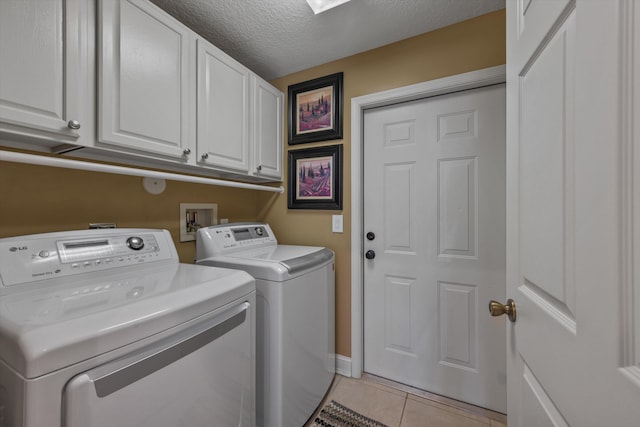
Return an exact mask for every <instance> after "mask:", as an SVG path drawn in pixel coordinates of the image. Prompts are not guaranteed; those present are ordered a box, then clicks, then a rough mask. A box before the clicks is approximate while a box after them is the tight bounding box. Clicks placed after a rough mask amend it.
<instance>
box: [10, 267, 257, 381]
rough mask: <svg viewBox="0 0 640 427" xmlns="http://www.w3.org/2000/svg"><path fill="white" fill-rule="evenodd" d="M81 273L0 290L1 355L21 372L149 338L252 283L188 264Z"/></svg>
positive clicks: (30, 374)
mask: <svg viewBox="0 0 640 427" xmlns="http://www.w3.org/2000/svg"><path fill="white" fill-rule="evenodd" d="M82 276H84V277H82V278H80V277H73V278H67V279H62V280H60V279H53V280H49V281H47V282H46V283H44V282H43V283H42V284H41V285H40V286H38V287H37V288H33V287H32V288H30V289H29V290H24V291H16V292H12V293H9V294H7V295H5V296H3V297H2V298H0V359H2V360H4V361H5V362H6V363H7V364H8V365H10V366H11V367H12V368H13V369H15V370H16V371H17V372H19V373H20V374H22V375H23V376H24V377H25V378H36V377H39V376H41V375H44V374H47V373H49V372H52V371H54V370H57V369H61V368H64V367H66V366H70V365H73V364H74V363H77V362H79V361H82V360H86V359H89V358H91V357H94V356H97V355H100V354H103V353H106V352H108V351H111V350H114V349H116V348H119V347H122V346H125V345H127V344H130V343H133V342H136V341H138V340H141V339H143V338H147V337H149V336H151V335H153V334H157V333H159V332H162V331H164V330H167V329H169V328H171V327H174V326H176V325H179V324H181V323H183V322H186V321H188V320H191V319H193V318H195V317H197V316H200V315H202V314H205V313H207V312H209V311H212V310H214V309H216V308H219V307H221V306H223V305H225V304H228V303H230V302H232V301H234V300H236V299H238V298H242V297H243V296H246V295H247V294H249V293H250V292H252V291H254V290H255V281H254V280H253V278H252V277H250V276H249V275H248V274H247V273H245V272H242V271H237V270H228V269H220V268H210V267H201V266H196V265H188V264H172V265H165V266H161V267H154V268H149V267H145V268H123V269H121V270H120V271H119V272H117V273H106V272H98V273H96V274H90V275H82Z"/></svg>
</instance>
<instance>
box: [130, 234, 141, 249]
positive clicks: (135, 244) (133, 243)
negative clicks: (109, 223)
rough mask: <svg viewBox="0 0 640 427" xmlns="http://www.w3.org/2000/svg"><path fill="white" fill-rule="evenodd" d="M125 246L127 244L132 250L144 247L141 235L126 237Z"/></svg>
mask: <svg viewBox="0 0 640 427" xmlns="http://www.w3.org/2000/svg"><path fill="white" fill-rule="evenodd" d="M127 246H129V247H130V248H131V249H133V250H134V251H139V250H140V249H142V248H144V240H142V237H136V236H132V237H129V238H128V239H127Z"/></svg>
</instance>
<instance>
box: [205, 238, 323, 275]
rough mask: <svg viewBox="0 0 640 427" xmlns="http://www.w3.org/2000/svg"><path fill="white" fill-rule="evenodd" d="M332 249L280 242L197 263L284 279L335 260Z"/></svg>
mask: <svg viewBox="0 0 640 427" xmlns="http://www.w3.org/2000/svg"><path fill="white" fill-rule="evenodd" d="M333 258H334V253H333V251H332V250H331V249H328V248H323V247H317V246H293V245H278V246H274V247H267V248H258V249H248V250H245V251H240V252H234V253H231V254H227V255H224V256H215V257H211V258H207V259H203V260H198V261H197V263H198V264H202V265H213V266H219V267H227V268H237V269H241V270H244V271H247V272H249V274H251V275H252V276H253V277H255V278H256V279H263V280H274V281H284V280H288V279H291V278H294V277H297V276H299V275H301V274H304V273H305V272H307V271H309V270H313V269H316V268H319V267H321V266H324V265H326V264H327V263H329V262H332V261H333Z"/></svg>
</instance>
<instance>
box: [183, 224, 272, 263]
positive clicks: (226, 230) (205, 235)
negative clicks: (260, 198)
mask: <svg viewBox="0 0 640 427" xmlns="http://www.w3.org/2000/svg"><path fill="white" fill-rule="evenodd" d="M277 244H278V242H277V240H276V238H275V236H274V235H273V232H272V231H271V228H270V227H269V225H268V224H260V223H232V224H223V225H215V226H212V227H207V228H201V229H199V230H198V234H197V235H196V247H197V252H198V259H201V258H204V257H208V256H213V255H219V254H221V253H230V252H234V251H236V250H238V249H250V248H260V247H264V246H276V245H277ZM205 253H208V254H209V255H208V256H205Z"/></svg>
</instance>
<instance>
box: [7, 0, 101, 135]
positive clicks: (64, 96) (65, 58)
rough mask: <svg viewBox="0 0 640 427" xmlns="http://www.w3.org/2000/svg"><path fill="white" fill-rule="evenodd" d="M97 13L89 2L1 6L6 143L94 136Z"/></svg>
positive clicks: (18, 1)
mask: <svg viewBox="0 0 640 427" xmlns="http://www.w3.org/2000/svg"><path fill="white" fill-rule="evenodd" d="M94 12H95V11H94V10H93V7H92V2H89V1H86V0H48V1H34V0H2V1H0V64H1V65H0V134H1V137H2V139H4V140H5V141H6V140H10V141H11V140H23V139H25V138H26V139H34V138H36V139H37V140H38V141H48V142H51V143H54V144H62V143H78V144H79V143H83V142H84V139H85V138H86V137H92V136H93V135H92V133H93V130H92V126H93V117H92V111H93V109H92V108H91V106H90V105H89V102H90V101H91V98H90V94H91V93H92V92H93V88H92V86H93V84H94V83H93V73H94V70H93V63H94V62H93V59H92V58H93V52H94V50H93V46H92V42H93V31H94V28H93V22H94V20H93V19H92V16H93V13H94ZM9 145H10V144H9Z"/></svg>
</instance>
